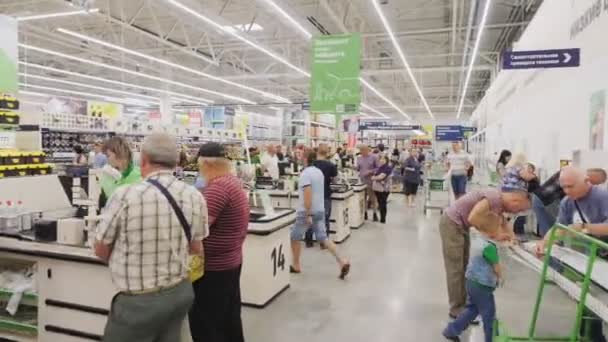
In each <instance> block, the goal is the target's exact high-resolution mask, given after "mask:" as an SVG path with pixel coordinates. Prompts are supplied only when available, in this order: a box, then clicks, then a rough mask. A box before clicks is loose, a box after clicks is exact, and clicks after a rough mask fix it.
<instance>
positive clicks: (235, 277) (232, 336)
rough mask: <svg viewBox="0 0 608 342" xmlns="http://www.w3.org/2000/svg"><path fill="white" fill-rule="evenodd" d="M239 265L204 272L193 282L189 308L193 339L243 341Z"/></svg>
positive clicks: (200, 340)
mask: <svg viewBox="0 0 608 342" xmlns="http://www.w3.org/2000/svg"><path fill="white" fill-rule="evenodd" d="M240 279H241V266H239V267H237V268H234V269H231V270H227V271H205V275H204V276H203V277H202V278H201V279H199V280H197V281H195V282H194V283H193V284H192V285H193V286H194V305H193V306H192V308H191V309H190V315H189V318H190V332H191V333H192V340H193V341H194V342H244V341H245V338H244V336H243V323H242V321H241V280H240Z"/></svg>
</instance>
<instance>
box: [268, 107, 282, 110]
mask: <svg viewBox="0 0 608 342" xmlns="http://www.w3.org/2000/svg"><path fill="white" fill-rule="evenodd" d="M268 108H270V109H273V110H281V108H279V107H268Z"/></svg>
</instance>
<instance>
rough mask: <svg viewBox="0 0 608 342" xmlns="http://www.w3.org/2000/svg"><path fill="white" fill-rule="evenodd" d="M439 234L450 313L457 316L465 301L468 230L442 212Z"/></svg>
mask: <svg viewBox="0 0 608 342" xmlns="http://www.w3.org/2000/svg"><path fill="white" fill-rule="evenodd" d="M439 234H440V235H441V245H442V249H443V261H444V264H445V276H446V280H447V286H448V299H449V302H450V315H453V316H458V315H459V314H460V312H461V311H462V310H463V309H464V306H465V304H466V301H467V292H466V289H465V278H464V274H465V272H466V269H467V264H468V263H469V247H470V246H469V232H468V231H466V230H464V229H463V228H462V227H461V226H460V225H458V224H457V223H455V222H454V221H452V220H451V219H450V218H449V217H448V216H447V215H445V214H444V215H443V216H442V217H441V221H440V223H439Z"/></svg>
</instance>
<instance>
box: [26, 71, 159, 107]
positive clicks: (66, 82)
mask: <svg viewBox="0 0 608 342" xmlns="http://www.w3.org/2000/svg"><path fill="white" fill-rule="evenodd" d="M19 75H20V76H23V77H25V78H26V79H27V78H34V79H39V80H44V81H49V82H57V83H63V84H68V85H73V86H77V87H85V88H91V89H96V90H101V91H107V92H110V93H118V94H123V95H127V96H135V97H141V98H144V99H147V100H152V101H158V100H159V99H158V97H154V96H148V95H142V94H137V93H132V92H130V91H123V90H118V89H110V88H104V87H98V86H94V85H90V84H85V83H80V82H72V81H66V80H60V79H56V78H52V77H46V76H40V75H32V74H26V73H23V72H20V73H19Z"/></svg>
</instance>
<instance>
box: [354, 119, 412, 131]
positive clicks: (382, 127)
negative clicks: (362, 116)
mask: <svg viewBox="0 0 608 342" xmlns="http://www.w3.org/2000/svg"><path fill="white" fill-rule="evenodd" d="M419 129H420V126H419V125H389V124H388V122H386V121H362V122H361V123H360V124H359V130H360V131H365V130H376V131H413V130H419Z"/></svg>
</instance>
